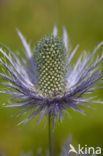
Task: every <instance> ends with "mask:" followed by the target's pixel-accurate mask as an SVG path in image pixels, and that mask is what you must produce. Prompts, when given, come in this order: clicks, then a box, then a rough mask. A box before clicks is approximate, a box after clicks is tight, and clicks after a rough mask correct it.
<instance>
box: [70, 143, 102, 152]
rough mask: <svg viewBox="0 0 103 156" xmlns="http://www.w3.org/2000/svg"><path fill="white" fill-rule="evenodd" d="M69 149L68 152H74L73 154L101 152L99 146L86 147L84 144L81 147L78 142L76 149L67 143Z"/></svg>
mask: <svg viewBox="0 0 103 156" xmlns="http://www.w3.org/2000/svg"><path fill="white" fill-rule="evenodd" d="M69 147H70V149H69V152H68V154H69V153H75V154H96V155H97V154H101V153H102V149H101V147H95V148H94V147H88V146H87V145H85V146H84V147H82V146H81V145H80V144H78V147H77V149H75V148H74V146H73V145H72V144H70V145H69Z"/></svg>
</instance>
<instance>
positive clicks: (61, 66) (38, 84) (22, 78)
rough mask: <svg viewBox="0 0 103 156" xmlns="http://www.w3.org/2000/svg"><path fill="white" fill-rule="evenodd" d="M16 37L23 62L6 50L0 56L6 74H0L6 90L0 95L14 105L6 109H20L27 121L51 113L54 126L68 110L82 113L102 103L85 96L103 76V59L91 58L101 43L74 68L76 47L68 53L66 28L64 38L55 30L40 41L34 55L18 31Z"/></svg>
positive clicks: (20, 58)
mask: <svg viewBox="0 0 103 156" xmlns="http://www.w3.org/2000/svg"><path fill="white" fill-rule="evenodd" d="M18 35H19V37H20V39H21V41H22V43H23V46H24V48H25V56H26V58H23V57H22V56H20V57H17V56H16V55H15V54H14V53H13V52H11V51H10V50H9V54H7V52H6V51H7V50H6V49H7V48H5V47H2V48H0V53H2V54H3V55H4V57H5V59H0V62H1V65H2V66H3V67H4V69H5V70H6V71H7V72H6V74H5V73H0V78H2V79H3V81H6V82H5V83H1V84H2V85H4V86H6V89H5V90H1V93H5V94H9V95H10V96H11V97H12V100H14V101H15V103H14V104H11V103H10V105H6V107H16V108H19V111H20V110H21V113H22V114H23V113H25V112H28V111H29V110H30V111H31V113H30V114H29V116H28V117H27V120H28V121H30V120H31V119H33V118H34V117H35V116H36V115H38V114H41V117H40V121H41V119H42V118H43V116H44V115H45V114H48V113H50V114H51V116H52V117H53V119H54V124H55V119H56V117H57V116H58V115H59V116H60V117H62V118H63V119H64V116H63V113H64V112H66V109H67V108H70V109H74V110H78V111H80V112H81V109H80V108H79V107H78V106H86V107H89V106H88V105H87V103H102V102H101V101H92V100H91V98H88V94H89V93H92V92H93V91H94V90H96V89H98V88H96V85H97V84H98V83H100V82H101V81H100V80H101V78H102V76H103V73H102V72H101V71H100V69H99V63H100V62H101V61H102V59H103V56H101V57H97V58H96V59H95V57H94V55H95V53H96V52H97V51H98V49H99V48H100V47H101V46H102V45H103V42H101V43H100V44H98V45H97V47H96V48H95V49H94V51H93V52H92V53H91V54H90V55H89V56H87V54H85V53H82V54H81V55H80V57H79V59H77V62H76V63H75V65H73V63H72V58H73V56H74V55H75V53H76V51H77V49H78V45H77V46H76V47H75V49H74V50H73V51H72V52H71V51H70V48H69V46H68V35H67V32H66V29H65V28H64V29H63V38H60V37H59V36H58V34H57V28H56V27H55V28H54V31H53V33H52V34H51V35H49V36H45V37H44V38H43V39H41V40H40V41H39V42H38V43H37V45H36V46H35V48H34V50H33V51H31V49H30V45H29V44H27V42H26V40H25V38H24V37H23V35H22V34H21V32H20V31H18ZM92 98H93V97H92ZM14 101H13V102H14ZM66 113H67V112H66ZM27 120H26V121H27Z"/></svg>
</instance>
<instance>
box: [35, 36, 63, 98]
mask: <svg viewBox="0 0 103 156" xmlns="http://www.w3.org/2000/svg"><path fill="white" fill-rule="evenodd" d="M65 51H66V50H65V47H64V44H63V41H62V40H61V39H60V38H59V37H54V36H53V35H51V36H45V37H44V38H43V39H41V40H40V41H39V42H38V43H37V45H36V47H35V50H34V52H35V53H34V59H35V65H36V68H37V73H38V85H37V89H38V90H39V93H41V94H42V95H43V96H45V97H54V96H57V95H60V94H62V93H63V92H64V89H65V73H66V72H65V61H66V56H65Z"/></svg>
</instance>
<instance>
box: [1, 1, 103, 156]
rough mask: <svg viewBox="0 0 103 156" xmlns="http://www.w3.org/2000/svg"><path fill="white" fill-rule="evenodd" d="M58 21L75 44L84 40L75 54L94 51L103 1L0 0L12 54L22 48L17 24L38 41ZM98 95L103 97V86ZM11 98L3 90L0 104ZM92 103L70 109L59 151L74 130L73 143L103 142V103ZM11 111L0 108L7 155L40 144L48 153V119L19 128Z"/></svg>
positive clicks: (102, 25)
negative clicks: (80, 110)
mask: <svg viewBox="0 0 103 156" xmlns="http://www.w3.org/2000/svg"><path fill="white" fill-rule="evenodd" d="M55 24H56V25H57V26H58V29H59V32H60V34H62V27H63V26H65V27H66V28H67V31H68V34H69V38H70V43H71V44H72V47H75V45H76V44H77V43H79V44H80V48H79V50H78V52H77V55H76V57H78V56H79V55H80V53H81V52H82V51H83V50H87V52H90V53H91V52H92V51H93V49H94V48H95V46H96V45H97V44H98V43H99V42H100V41H102V40H103V0H82V1H81V0H72V1H69V0H0V42H2V43H4V44H5V45H7V46H8V47H9V48H10V49H11V50H12V51H14V53H15V52H16V51H17V50H19V51H20V50H21V52H22V51H23V47H22V44H21V42H20V39H19V37H18V35H17V33H16V28H18V29H20V30H21V32H22V33H23V34H24V36H25V37H26V38H27V40H28V41H30V42H31V45H32V46H34V45H35V43H36V42H37V41H38V40H39V39H41V38H42V37H43V36H44V35H46V34H50V33H51V32H52V29H53V26H54V25H55ZM102 49H103V48H102ZM101 53H102V51H99V52H98V54H101ZM76 57H75V58H74V62H75V59H76ZM101 67H102V66H101ZM97 95H98V96H99V99H100V100H103V90H100V91H99V92H98V93H97ZM7 100H8V97H7V96H5V95H1V94H0V105H2V104H3V103H5V102H6V101H7ZM93 106H94V108H95V109H96V110H92V109H85V111H86V112H87V113H86V115H82V114H80V113H78V112H74V111H71V110H70V114H71V117H72V119H71V120H69V119H68V118H67V117H66V120H65V121H64V122H62V123H60V124H57V125H56V130H55V136H56V141H55V143H56V155H58V153H59V152H60V150H61V148H62V146H63V145H64V144H65V142H66V140H67V138H68V136H69V135H70V134H72V138H73V139H72V144H73V145H74V146H75V147H76V146H77V144H81V145H82V146H84V145H85V144H87V145H88V146H92V147H96V146H100V147H102V146H103V105H100V104H95V105H93ZM12 114H13V111H12V110H11V109H3V110H0V151H2V152H4V153H5V154H6V155H7V156H20V153H21V152H29V151H31V150H32V151H33V153H34V155H35V153H36V151H37V149H38V148H39V147H41V148H42V149H43V152H44V151H45V150H46V149H47V148H48V128H47V126H46V127H45V119H44V120H43V121H42V122H41V124H39V125H38V123H37V119H36V120H35V119H34V120H32V121H31V122H30V123H29V124H28V125H26V126H25V127H24V128H20V127H19V126H17V123H18V119H17V118H15V117H12ZM43 155H44V156H45V154H43Z"/></svg>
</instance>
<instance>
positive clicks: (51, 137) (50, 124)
mask: <svg viewBox="0 0 103 156" xmlns="http://www.w3.org/2000/svg"><path fill="white" fill-rule="evenodd" d="M48 128H49V155H50V156H55V136H54V127H53V119H51V113H49V115H48Z"/></svg>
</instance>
